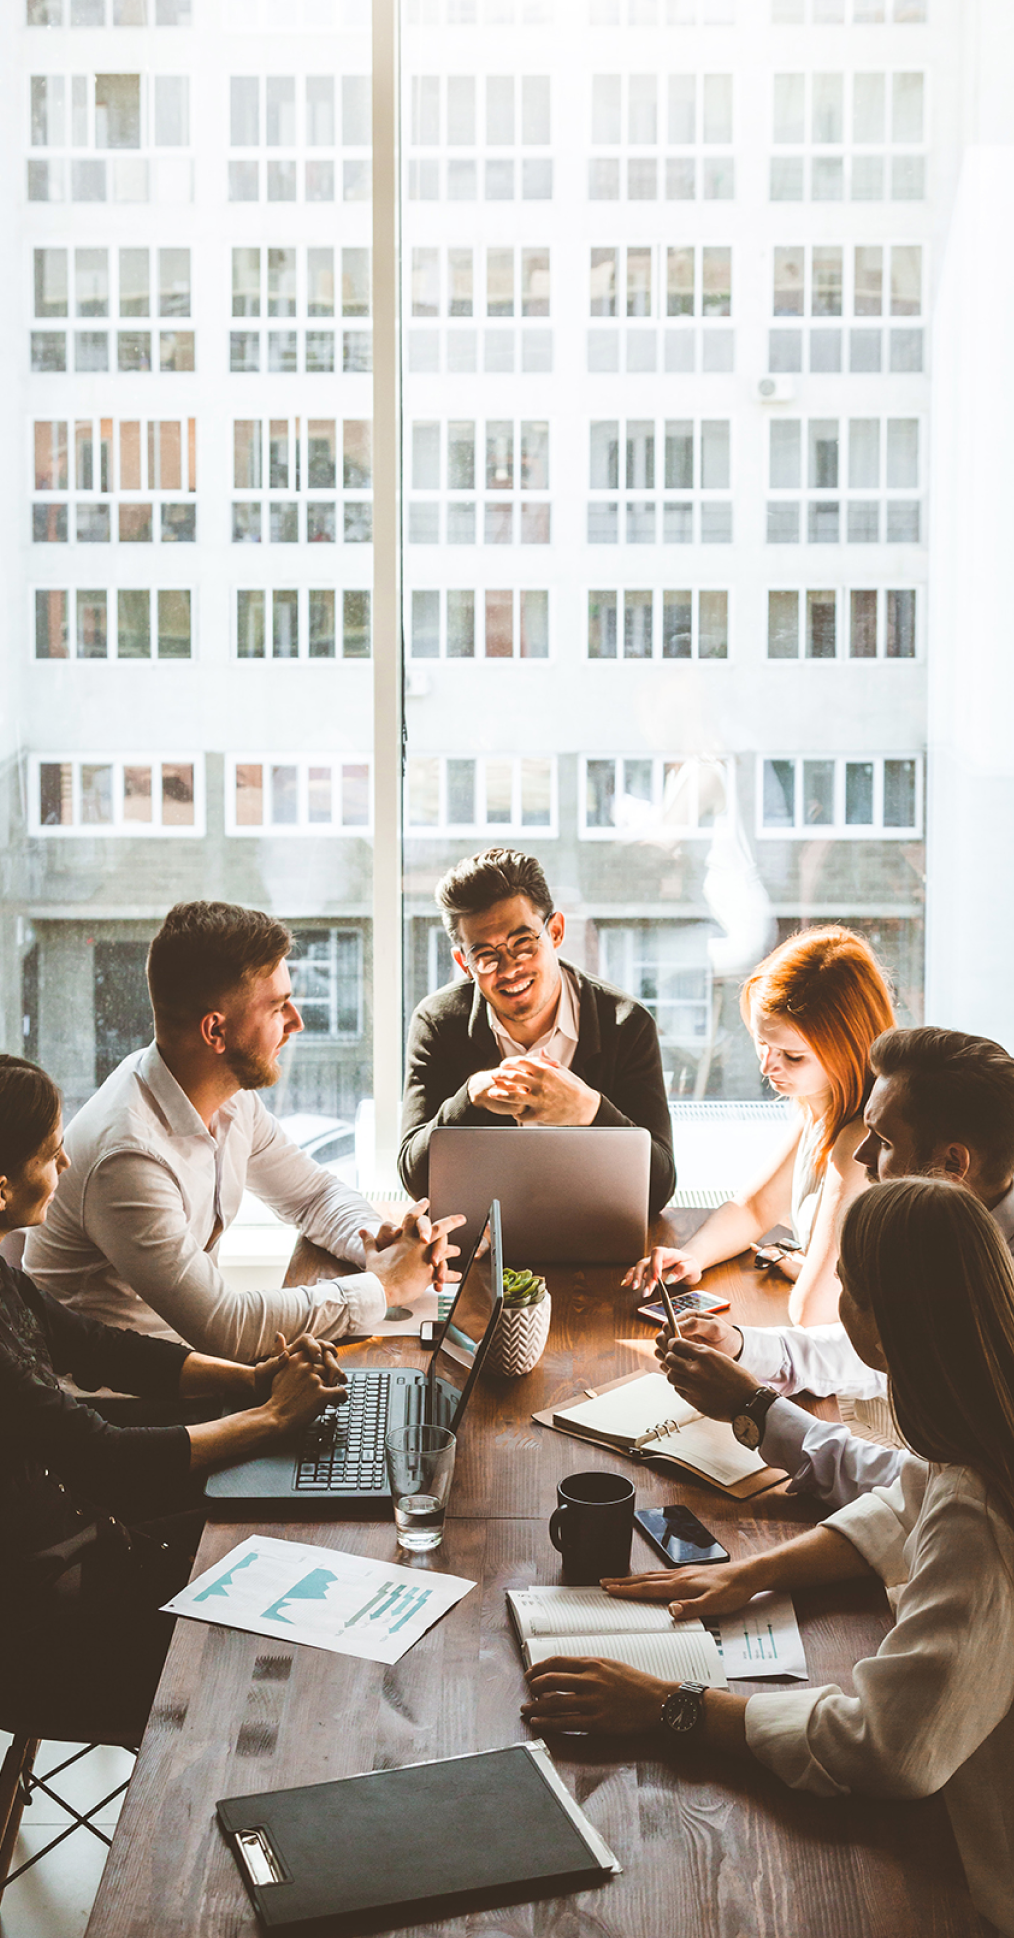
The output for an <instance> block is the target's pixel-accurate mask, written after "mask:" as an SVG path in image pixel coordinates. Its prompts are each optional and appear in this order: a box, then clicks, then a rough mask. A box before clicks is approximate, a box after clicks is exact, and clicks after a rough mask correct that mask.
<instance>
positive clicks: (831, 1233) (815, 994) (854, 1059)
mask: <svg viewBox="0 0 1014 1938" xmlns="http://www.w3.org/2000/svg"><path fill="white" fill-rule="evenodd" d="M739 1007H740V1011H741V1013H742V1017H743V1021H744V1023H745V1024H746V1026H747V1029H748V1030H749V1031H750V1034H751V1036H752V1037H753V1040H754V1043H755V1045H756V1048H757V1056H758V1060H759V1062H760V1067H761V1075H762V1077H763V1078H764V1079H765V1081H766V1082H767V1083H769V1084H770V1085H771V1088H772V1090H775V1091H777V1093H778V1095H779V1096H780V1097H784V1098H785V1099H786V1100H787V1101H790V1100H791V1102H793V1103H794V1104H795V1105H796V1109H795V1111H794V1113H793V1118H792V1123H791V1127H790V1128H789V1130H788V1131H787V1132H786V1135H785V1137H784V1139H783V1141H782V1142H781V1144H780V1145H779V1146H778V1147H777V1148H776V1149H775V1151H774V1152H773V1153H772V1157H771V1160H770V1162H769V1164H768V1165H767V1166H766V1167H765V1169H764V1170H763V1171H761V1172H760V1173H759V1174H758V1176H757V1177H755V1178H753V1179H752V1180H751V1182H750V1183H749V1184H748V1185H747V1186H746V1188H745V1189H744V1190H743V1191H742V1192H740V1193H739V1195H738V1196H737V1197H735V1198H732V1199H730V1200H729V1202H728V1203H727V1204H724V1205H720V1206H719V1208H718V1210H717V1211H713V1212H712V1213H711V1215H710V1217H709V1218H706V1219H705V1221H704V1223H703V1225H702V1226H701V1228H700V1230H699V1231H697V1232H695V1233H694V1236H693V1238H691V1240H690V1242H689V1245H688V1246H687V1247H686V1248H684V1249H671V1248H670V1247H668V1246H664V1245H658V1246H656V1247H655V1250H654V1251H653V1252H651V1253H650V1255H649V1256H648V1257H647V1258H642V1259H641V1260H640V1261H639V1263H638V1264H637V1265H635V1266H634V1267H633V1268H632V1270H631V1271H629V1272H628V1273H627V1276H626V1278H625V1279H624V1281H623V1283H624V1285H631V1286H633V1288H634V1290H635V1291H642V1290H644V1289H645V1288H647V1287H649V1286H650V1285H652V1284H653V1283H654V1282H655V1280H656V1279H657V1278H659V1277H660V1276H661V1275H662V1274H665V1275H666V1276H667V1277H669V1278H676V1279H682V1280H684V1281H685V1283H686V1284H687V1285H696V1283H697V1281H698V1279H699V1278H700V1276H701V1273H702V1272H703V1271H705V1270H706V1269H707V1267H708V1266H709V1265H717V1264H718V1263H719V1261H720V1260H721V1259H724V1258H735V1257H736V1256H737V1254H738V1253H739V1252H742V1251H745V1250H746V1248H747V1246H748V1245H753V1244H756V1242H757V1240H758V1239H759V1238H762V1237H763V1235H764V1233H765V1232H766V1231H770V1229H771V1227H772V1226H773V1225H790V1226H791V1228H792V1233H793V1238H794V1240H795V1247H794V1248H793V1249H789V1250H787V1251H786V1250H784V1249H783V1247H781V1246H775V1247H774V1248H773V1249H772V1251H771V1252H770V1253H761V1254H759V1259H758V1262H759V1263H768V1264H772V1265H776V1266H777V1267H778V1269H779V1270H780V1271H781V1272H783V1273H784V1275H785V1277H786V1278H790V1279H793V1280H794V1281H795V1283H794V1285H793V1288H792V1293H791V1296H790V1298H789V1317H790V1318H791V1319H792V1321H793V1323H794V1324H795V1325H800V1326H814V1325H820V1324H821V1323H822V1322H824V1321H827V1320H833V1319H836V1318H837V1316H838V1281H837V1279H836V1277H835V1261H836V1258H837V1252H838V1245H837V1238H836V1236H835V1229H836V1225H837V1220H838V1217H839V1214H840V1213H841V1212H842V1211H843V1210H844V1209H845V1206H846V1205H847V1204H849V1203H850V1202H851V1200H852V1199H853V1198H854V1197H855V1196H856V1194H857V1193H858V1192H860V1191H863V1190H865V1188H866V1181H867V1180H866V1172H865V1170H864V1169H863V1166H862V1165H861V1164H859V1163H857V1162H856V1151H857V1150H858V1148H859V1145H860V1144H861V1143H862V1141H863V1138H864V1137H865V1136H866V1126H865V1125H864V1123H863V1105H864V1103H865V1100H866V1095H867V1092H868V1089H869V1086H870V1084H871V1083H872V1078H871V1076H870V1070H869V1054H870V1045H871V1043H873V1041H874V1039H875V1038H876V1037H878V1036H879V1035H880V1034H881V1032H882V1031H883V1030H886V1029H890V1027H891V1024H892V1023H893V1022H894V1013H893V1011H892V1008H891V993H890V990H889V989H888V987H887V982H886V980H885V977H884V973H883V970H882V969H881V967H880V964H879V962H878V961H877V958H876V956H875V955H874V953H873V950H872V949H871V948H870V945H869V943H868V942H867V941H866V940H865V938H864V937H863V936H861V935H857V934H856V933H855V932H854V930H852V929H846V928H841V927H838V926H837V925H834V924H829V925H827V926H826V927H820V928H812V929H801V930H800V932H799V934H798V935H791V936H789V938H788V940H787V941H786V942H781V943H779V946H778V948H777V949H774V950H772V953H771V954H770V955H769V956H766V957H765V959H764V961H763V962H761V963H758V965H757V967H756V969H754V970H753V971H752V972H751V974H750V975H749V976H748V977H747V979H746V982H745V983H744V984H743V987H742V989H741V990H740V997H739Z"/></svg>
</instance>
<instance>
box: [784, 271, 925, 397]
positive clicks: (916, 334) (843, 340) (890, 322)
mask: <svg viewBox="0 0 1014 1938" xmlns="http://www.w3.org/2000/svg"><path fill="white" fill-rule="evenodd" d="M771 307H772V318H773V321H772V325H771V328H770V330H769V332H768V369H769V370H772V371H775V372H780V373H796V372H800V371H802V370H803V368H804V360H805V367H806V368H807V369H808V370H809V371H810V372H811V374H821V375H823V374H826V373H833V374H835V375H837V374H840V373H841V372H843V371H848V372H850V373H851V374H853V375H857V374H858V375H863V376H868V375H871V374H875V373H879V372H882V371H883V372H887V373H889V374H890V375H892V376H899V375H904V374H906V373H917V372H919V371H921V370H922V368H923V332H922V325H921V321H920V320H919V319H921V317H922V307H923V302H922V248H921V246H920V245H919V244H918V243H910V242H905V243H894V244H890V245H885V244H883V243H879V242H878V243H856V244H855V245H854V246H853V247H852V248H843V247H842V246H841V245H840V244H838V243H822V244H814V245H813V246H812V247H811V248H807V247H804V246H803V244H801V243H800V244H777V245H776V247H775V250H774V262H773V270H772V292H771ZM793 318H799V319H800V321H799V322H793V321H792V319H793ZM803 318H809V319H810V322H809V326H808V327H804V324H803V322H802V319H803ZM846 321H847V324H848V327H847V328H846Z"/></svg>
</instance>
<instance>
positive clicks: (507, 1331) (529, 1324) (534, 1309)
mask: <svg viewBox="0 0 1014 1938" xmlns="http://www.w3.org/2000/svg"><path fill="white" fill-rule="evenodd" d="M552 1309H553V1302H552V1299H551V1298H550V1296H549V1293H548V1292H547V1293H546V1296H545V1298H544V1299H541V1300H540V1302H539V1304H538V1305H523V1306H519V1307H518V1309H517V1310H516V1311H513V1312H512V1311H511V1308H510V1306H505V1307H504V1309H503V1311H502V1312H501V1314H500V1323H499V1325H498V1326H497V1329H496V1331H495V1333H494V1334H493V1337H492V1340H491V1341H490V1347H489V1352H488V1353H487V1355H486V1361H485V1363H486V1367H487V1369H488V1371H489V1372H491V1373H505V1374H507V1376H508V1377H509V1378H516V1377H517V1376H518V1374H520V1373H530V1372H531V1370H532V1368H533V1366H537V1365H538V1363H539V1361H540V1359H541V1358H542V1355H543V1353H544V1351H545V1348H546V1340H547V1339H548V1338H549V1320H550V1316H551V1313H552Z"/></svg>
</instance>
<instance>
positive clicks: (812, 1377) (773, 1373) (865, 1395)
mask: <svg viewBox="0 0 1014 1938" xmlns="http://www.w3.org/2000/svg"><path fill="white" fill-rule="evenodd" d="M739 1330H740V1332H741V1333H742V1335H743V1350H742V1352H741V1353H740V1355H739V1361H740V1365H741V1366H745V1367H746V1369H747V1371H748V1372H749V1373H752V1374H753V1376H754V1378H755V1379H759V1380H760V1381H761V1383H762V1384H763V1385H765V1386H773V1387H774V1389H775V1392H776V1393H815V1394H817V1395H818V1397H820V1398H826V1397H827V1396H828V1395H829V1394H832V1393H847V1394H849V1395H850V1396H852V1397H855V1398H856V1399H862V1400H872V1399H877V1398H880V1397H881V1396H882V1395H883V1394H884V1393H886V1391H887V1380H886V1378H885V1377H884V1374H883V1373H878V1372H877V1371H876V1370H875V1369H874V1368H873V1367H872V1366H867V1365H866V1363H865V1361H864V1360H861V1359H860V1357H859V1354H858V1353H857V1352H856V1349H855V1347H854V1346H853V1344H852V1342H851V1340H850V1339H849V1336H848V1334H847V1332H846V1331H845V1328H844V1326H843V1325H840V1324H838V1323H837V1322H836V1323H834V1324H831V1325H826V1326H740V1328H739Z"/></svg>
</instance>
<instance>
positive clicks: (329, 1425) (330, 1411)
mask: <svg viewBox="0 0 1014 1938" xmlns="http://www.w3.org/2000/svg"><path fill="white" fill-rule="evenodd" d="M425 1390H426V1389H425V1386H424V1384H423V1382H422V1381H421V1380H417V1381H413V1382H412V1384H411V1385H410V1386H409V1388H408V1391H407V1394H406V1396H405V1397H406V1401H407V1406H406V1411H405V1415H404V1418H405V1423H406V1425H413V1424H414V1423H415V1422H416V1421H419V1420H421V1419H422V1415H423V1399H424V1395H425ZM390 1398H391V1375H390V1373H350V1374H349V1380H348V1399H347V1400H344V1401H343V1402H342V1404H341V1405H340V1406H329V1407H325V1409H324V1411H323V1413H320V1414H318V1416H317V1418H316V1419H315V1420H311V1422H310V1425H309V1426H308V1427H307V1429H306V1431H305V1433H304V1435H303V1442H302V1446H301V1447H300V1450H299V1454H298V1456H297V1459H296V1473H295V1488H296V1491H297V1493H303V1492H307V1493H315V1494H320V1493H327V1492H328V1491H329V1490H332V1489H337V1488H341V1489H342V1490H343V1491H344V1490H346V1489H348V1490H352V1491H355V1492H357V1493H364V1494H375V1493H383V1492H385V1491H386V1486H387V1476H386V1473H385V1468H384V1435H385V1433H386V1432H387V1414H388V1407H389V1404H390Z"/></svg>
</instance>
